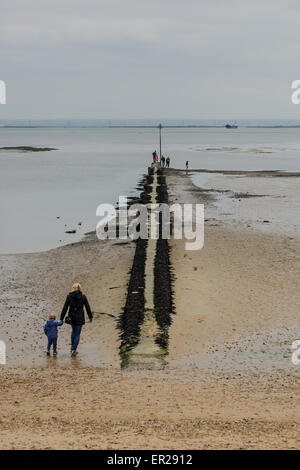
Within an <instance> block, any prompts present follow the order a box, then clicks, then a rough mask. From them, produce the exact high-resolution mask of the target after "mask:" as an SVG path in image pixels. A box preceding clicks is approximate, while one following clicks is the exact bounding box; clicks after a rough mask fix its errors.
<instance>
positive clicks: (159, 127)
mask: <svg viewBox="0 0 300 470" xmlns="http://www.w3.org/2000/svg"><path fill="white" fill-rule="evenodd" d="M157 127H158V129H159V163H160V164H161V130H162V127H163V126H162V124H158V126H157Z"/></svg>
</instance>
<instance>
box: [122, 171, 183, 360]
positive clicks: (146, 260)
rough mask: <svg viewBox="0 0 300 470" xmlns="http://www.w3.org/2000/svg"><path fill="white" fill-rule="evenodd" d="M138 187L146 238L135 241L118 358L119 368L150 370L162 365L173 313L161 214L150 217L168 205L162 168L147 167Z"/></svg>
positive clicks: (169, 270) (166, 246) (170, 281)
mask: <svg viewBox="0 0 300 470" xmlns="http://www.w3.org/2000/svg"><path fill="white" fill-rule="evenodd" d="M142 186H143V191H142V193H141V196H140V202H142V203H143V204H145V205H146V207H147V211H148V239H146V240H143V239H138V240H137V241H136V251H135V256H134V260H133V266H132V269H131V273H130V280H129V283H128V292H127V299H126V303H125V306H124V309H123V312H122V314H121V317H120V320H119V328H120V330H121V346H120V355H121V364H122V367H141V368H144V367H151V368H152V367H162V366H163V365H164V364H165V357H166V355H167V352H168V328H169V326H170V324H171V317H172V313H174V305H173V300H172V276H171V267H170V257H169V243H168V240H167V239H163V238H162V223H163V220H162V216H161V214H160V213H159V211H158V212H157V215H156V219H155V221H154V220H153V215H151V209H152V208H153V207H155V206H157V205H158V204H161V203H167V202H168V192H167V187H166V181H165V176H164V170H163V168H161V167H160V166H159V165H153V166H152V167H151V168H149V169H148V175H147V176H146V177H145V178H144V180H143V182H142ZM151 217H152V219H151ZM150 219H151V220H150ZM150 222H152V223H151V224H150ZM153 222H154V223H153Z"/></svg>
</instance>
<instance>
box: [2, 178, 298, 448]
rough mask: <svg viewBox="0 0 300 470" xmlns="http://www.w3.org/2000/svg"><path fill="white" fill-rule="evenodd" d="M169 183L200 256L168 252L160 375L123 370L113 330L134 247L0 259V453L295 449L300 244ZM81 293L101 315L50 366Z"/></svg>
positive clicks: (185, 182)
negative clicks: (184, 208)
mask: <svg viewBox="0 0 300 470" xmlns="http://www.w3.org/2000/svg"><path fill="white" fill-rule="evenodd" d="M166 175H167V185H168V192H169V199H170V202H178V203H195V202H198V203H203V204H204V205H205V214H206V215H205V217H206V222H205V244H204V248H203V249H202V250H201V251H186V250H185V247H184V241H181V240H171V242H170V245H171V263H172V268H173V274H174V285H173V289H174V300H175V307H176V313H175V314H174V315H173V317H172V325H171V327H170V330H169V354H168V357H167V365H166V367H165V368H163V369H161V370H128V369H127V370H126V369H122V370H121V368H120V357H119V333H120V332H119V330H118V328H117V319H118V317H119V315H120V312H121V310H122V308H123V307H124V304H125V299H126V292H127V283H128V280H129V272H130V269H131V266H132V261H133V256H134V250H135V245H134V243H126V242H125V243H121V242H117V241H107V242H103V241H101V242H100V241H98V240H96V239H95V238H94V237H93V235H90V237H89V238H88V239H87V240H86V241H83V242H80V243H74V244H73V245H67V246H63V247H60V248H57V249H53V250H50V251H46V252H41V253H26V254H17V255H1V257H0V260H1V274H2V276H1V277H2V279H4V282H3V285H2V291H1V303H0V320H1V339H2V340H5V341H6V344H7V360H8V362H7V365H6V366H1V369H0V383H1V390H2V394H1V403H0V407H1V408H0V409H1V429H0V438H1V448H2V449H12V448H15V449H49V448H51V449H65V448H67V449H76V448H85V449H92V448H94V449H132V448H135V449H179V448H180V449H232V448H235V449H254V448H260V449H295V448H299V445H300V435H299V418H300V409H299V399H298V387H299V375H300V366H296V365H293V363H292V362H291V349H290V347H291V344H292V342H293V341H294V340H295V339H297V338H299V337H300V331H299V322H298V321H297V320H298V318H297V317H298V312H299V306H300V299H299V286H298V278H299V260H300V256H299V255H300V253H299V237H298V234H297V233H293V234H291V233H285V232H282V231H281V232H280V233H279V232H276V230H274V231H271V230H270V231H269V232H268V233H266V232H264V231H260V230H258V229H257V228H256V227H255V226H253V227H252V228H251V229H250V227H247V226H245V223H244V219H243V218H242V217H241V218H239V217H238V215H237V216H236V217H234V220H235V223H234V224H231V223H230V221H228V220H227V221H226V220H224V216H223V215H222V214H220V211H219V210H218V208H217V206H216V199H215V195H214V194H213V193H212V192H211V191H207V189H206V190H204V189H201V188H200V187H198V186H196V185H194V184H193V181H192V179H191V178H190V177H189V176H188V175H185V174H184V173H183V172H180V171H176V170H169V171H167V172H166ZM257 179H259V177H257ZM214 189H215V188H214ZM259 191H260V192H261V188H259ZM232 199H233V198H232ZM261 200H262V201H263V200H264V198H261V199H259V203H260V204H263V202H260V201H261ZM269 215H270V214H269ZM75 281H79V282H80V283H81V284H82V286H83V289H84V291H85V293H86V294H87V296H88V299H89V301H90V304H91V306H92V310H93V311H95V312H99V313H95V315H94V320H93V322H92V323H91V324H90V323H87V324H86V326H85V327H84V330H83V335H82V340H81V344H80V349H79V351H80V354H79V355H78V357H76V358H71V357H70V354H69V334H70V329H69V327H68V325H64V326H63V327H62V328H61V329H60V333H59V354H58V357H57V358H52V357H51V358H46V357H45V353H44V349H45V346H46V338H45V336H44V335H43V331H42V328H43V324H44V322H45V320H46V319H47V318H48V315H49V314H50V313H56V314H57V315H59V313H60V309H61V308H62V305H63V302H64V300H65V296H66V294H67V292H68V291H69V289H70V287H71V285H72V283H73V282H75Z"/></svg>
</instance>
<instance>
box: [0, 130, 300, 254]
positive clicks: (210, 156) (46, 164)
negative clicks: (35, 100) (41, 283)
mask: <svg viewBox="0 0 300 470" xmlns="http://www.w3.org/2000/svg"><path fill="white" fill-rule="evenodd" d="M0 142H1V144H0V146H1V147H3V146H21V145H29V146H43V147H55V148H57V149H58V150H56V151H51V152H40V153H0V217H1V233H0V252H1V253H17V252H31V251H42V250H47V249H49V248H54V247H56V246H60V245H63V244H66V243H70V242H74V241H78V240H80V239H81V238H82V237H83V235H84V233H85V232H88V231H91V230H94V229H95V227H96V224H97V217H96V208H97V206H98V204H100V203H115V202H116V201H117V200H118V197H119V195H127V196H132V195H133V194H135V193H136V191H135V187H136V185H137V182H138V180H139V178H140V177H141V176H142V175H143V174H144V172H145V171H146V168H147V166H148V165H149V164H150V163H151V158H152V157H151V154H152V152H153V150H155V149H156V150H158V130H157V129H155V128H148V129H142V128H141V129H134V128H24V129H22V128H20V129H15V128H0ZM163 153H164V154H165V155H166V156H167V155H169V156H170V157H171V166H174V167H176V168H184V167H185V162H186V160H189V166H190V168H205V169H212V170H214V169H244V170H266V169H271V170H277V169H278V170H288V171H299V170H300V129H293V128H285V129H283V128H282V129H280V128H279V129H276V128H270V129H264V128H261V129H251V128H242V127H241V128H239V129H236V130H226V129H223V128H203V129H196V128H180V129H178V128H167V129H163ZM78 224H81V225H78ZM73 229H76V231H77V233H76V234H73V235H69V234H66V233H65V231H66V230H73Z"/></svg>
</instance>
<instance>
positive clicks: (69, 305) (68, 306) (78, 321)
mask: <svg viewBox="0 0 300 470" xmlns="http://www.w3.org/2000/svg"><path fill="white" fill-rule="evenodd" d="M83 307H85V310H86V313H87V314H88V317H89V319H90V320H91V319H92V318H93V314H92V311H91V308H90V306H89V303H88V300H87V298H86V296H85V295H84V294H83V293H82V292H81V291H80V290H76V291H74V292H70V294H68V296H67V299H66V301H65V305H64V306H63V309H62V311H61V315H60V319H61V320H63V319H64V318H65V316H66V314H67V312H68V315H69V317H70V318H71V321H72V325H84V324H85V318H84V310H83Z"/></svg>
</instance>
